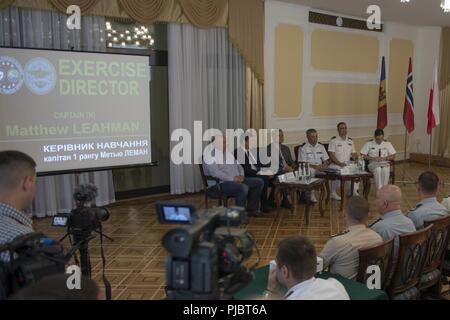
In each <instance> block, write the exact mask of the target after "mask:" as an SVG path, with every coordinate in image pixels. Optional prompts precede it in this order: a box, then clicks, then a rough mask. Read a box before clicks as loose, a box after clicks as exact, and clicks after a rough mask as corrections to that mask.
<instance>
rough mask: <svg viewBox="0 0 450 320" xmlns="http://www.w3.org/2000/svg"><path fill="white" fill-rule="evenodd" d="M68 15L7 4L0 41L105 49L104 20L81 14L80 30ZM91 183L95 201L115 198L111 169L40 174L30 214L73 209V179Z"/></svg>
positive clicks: (14, 44)
mask: <svg viewBox="0 0 450 320" xmlns="http://www.w3.org/2000/svg"><path fill="white" fill-rule="evenodd" d="M66 19H67V16H66V15H64V14H62V13H59V12H56V11H41V10H33V9H20V8H16V7H9V8H7V9H4V10H1V11H0V45H3V46H12V47H29V48H31V47H33V48H47V49H75V50H85V51H105V49H106V45H105V34H104V26H105V20H104V18H102V17H91V16H83V18H82V27H81V30H73V31H70V30H68V29H67V27H66ZM77 182H79V183H87V182H89V183H93V184H95V185H96V186H97V187H98V188H99V197H98V198H97V204H98V205H106V204H108V203H111V202H114V201H115V196H114V186H113V181H112V173H111V172H108V171H105V172H92V173H85V174H80V175H79V176H75V175H61V176H51V177H39V178H38V180H37V186H36V197H35V200H34V203H33V208H32V211H33V214H34V215H35V216H37V217H45V216H51V215H54V214H56V213H58V212H69V211H70V210H71V209H72V206H73V201H72V192H73V188H74V187H75V186H76V183H77Z"/></svg>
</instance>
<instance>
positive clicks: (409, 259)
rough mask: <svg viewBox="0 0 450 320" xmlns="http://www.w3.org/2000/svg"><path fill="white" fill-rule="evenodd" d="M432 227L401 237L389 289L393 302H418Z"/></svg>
mask: <svg viewBox="0 0 450 320" xmlns="http://www.w3.org/2000/svg"><path fill="white" fill-rule="evenodd" d="M431 228H432V226H428V227H427V228H425V229H422V230H420V231H417V232H412V233H407V234H404V235H400V236H399V240H400V241H399V242H400V247H399V256H398V261H397V265H396V266H395V272H394V275H393V277H392V281H391V283H390V285H389V287H388V289H387V292H388V295H389V297H390V298H391V299H393V300H417V299H419V297H420V292H419V289H418V286H419V283H420V277H421V276H422V270H423V267H424V264H425V261H426V258H427V254H428V245H429V240H430V236H431Z"/></svg>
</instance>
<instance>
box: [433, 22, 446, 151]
mask: <svg viewBox="0 0 450 320" xmlns="http://www.w3.org/2000/svg"><path fill="white" fill-rule="evenodd" d="M440 56H441V57H440V61H441V63H440V67H439V75H440V79H439V90H440V101H439V103H440V113H441V114H440V116H441V122H440V125H439V127H438V128H437V129H436V131H437V134H436V135H435V136H436V139H435V143H434V150H435V151H437V154H439V155H440V156H442V157H449V156H450V139H448V137H449V135H450V27H446V28H443V29H442V34H441V54H440Z"/></svg>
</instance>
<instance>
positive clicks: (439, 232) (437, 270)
mask: <svg viewBox="0 0 450 320" xmlns="http://www.w3.org/2000/svg"><path fill="white" fill-rule="evenodd" d="M424 225H425V227H428V226H430V225H432V228H431V236H430V241H429V242H430V244H429V247H428V254H427V258H426V260H425V266H424V268H423V272H422V277H421V279H420V284H419V290H421V291H423V290H425V289H430V294H431V295H432V296H434V297H436V298H438V297H439V296H440V293H441V288H442V283H441V275H442V265H443V263H444V257H445V254H446V251H447V248H448V243H449V240H450V215H447V216H445V217H442V218H439V219H436V220H433V221H425V224H424Z"/></svg>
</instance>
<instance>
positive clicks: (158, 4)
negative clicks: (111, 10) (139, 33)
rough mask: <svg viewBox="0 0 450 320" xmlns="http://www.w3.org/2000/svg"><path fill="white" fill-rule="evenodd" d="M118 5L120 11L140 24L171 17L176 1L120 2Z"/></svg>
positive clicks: (146, 0)
mask: <svg viewBox="0 0 450 320" xmlns="http://www.w3.org/2000/svg"><path fill="white" fill-rule="evenodd" d="M118 3H119V8H120V9H122V10H123V11H124V12H126V13H127V14H128V15H129V16H130V17H131V18H132V19H133V20H135V21H137V22H140V23H153V22H155V21H161V20H163V17H168V16H170V14H171V13H172V9H173V6H174V0H118ZM179 14H181V12H179ZM172 18H175V19H176V17H172Z"/></svg>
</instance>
